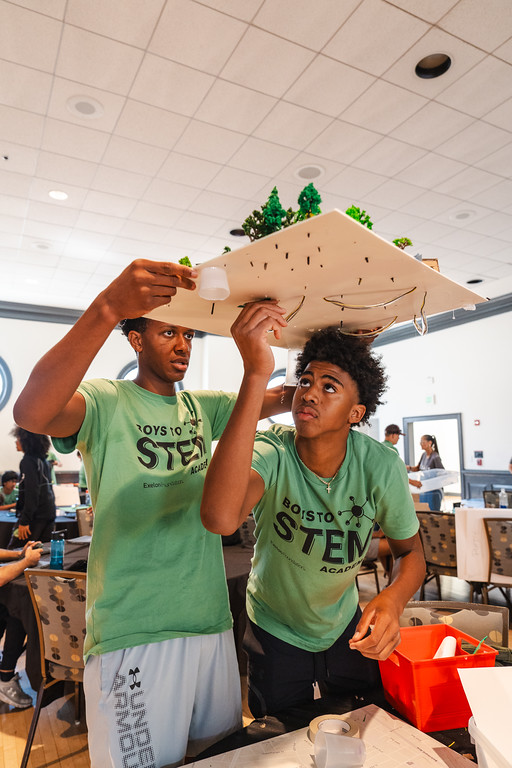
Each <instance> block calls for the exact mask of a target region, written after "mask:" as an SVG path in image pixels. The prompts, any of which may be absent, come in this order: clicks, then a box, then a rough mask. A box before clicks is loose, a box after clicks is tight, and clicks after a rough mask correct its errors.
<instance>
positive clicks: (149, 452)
mask: <svg viewBox="0 0 512 768" xmlns="http://www.w3.org/2000/svg"><path fill="white" fill-rule="evenodd" d="M194 426H195V422H194ZM137 428H138V429H139V431H140V432H142V433H143V437H140V438H139V439H138V440H137V451H138V456H137V459H138V461H139V462H140V463H141V464H142V465H143V466H144V467H145V468H146V469H156V468H157V467H158V466H161V465H162V462H163V463H164V464H165V469H166V470H167V471H169V472H172V470H173V469H174V468H175V467H176V465H178V466H180V467H187V466H188V465H189V464H191V463H192V462H197V461H202V460H203V459H204V457H205V455H206V445H205V442H204V438H203V436H202V435H198V434H192V435H191V436H190V437H184V436H182V435H183V432H184V428H183V427H180V426H177V427H169V426H158V425H151V424H142V425H141V424H137ZM169 438H171V439H169ZM206 466H207V460H206V462H204V461H203V466H202V468H203V469H205V468H206ZM195 471H199V470H198V469H196V470H195Z"/></svg>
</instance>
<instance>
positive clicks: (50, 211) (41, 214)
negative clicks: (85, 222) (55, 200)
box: [27, 200, 80, 227]
mask: <svg viewBox="0 0 512 768" xmlns="http://www.w3.org/2000/svg"><path fill="white" fill-rule="evenodd" d="M79 213H80V212H79V210H78V209H77V208H69V207H66V208H65V207H63V206H57V205H53V204H52V203H44V202H38V201H36V200H33V201H31V202H30V203H29V204H28V208H27V219H29V220H30V219H32V220H33V221H43V222H46V223H47V224H61V225H62V226H66V227H74V226H75V224H76V222H77V219H78V216H79Z"/></svg>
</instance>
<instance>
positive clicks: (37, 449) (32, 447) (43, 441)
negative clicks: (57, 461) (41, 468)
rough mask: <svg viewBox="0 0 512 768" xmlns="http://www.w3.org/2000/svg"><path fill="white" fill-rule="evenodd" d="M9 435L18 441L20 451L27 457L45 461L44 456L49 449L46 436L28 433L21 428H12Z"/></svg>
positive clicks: (48, 439) (48, 441)
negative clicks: (35, 457)
mask: <svg viewBox="0 0 512 768" xmlns="http://www.w3.org/2000/svg"><path fill="white" fill-rule="evenodd" d="M11 435H12V436H13V437H15V438H16V439H17V440H19V441H20V445H21V450H22V451H23V453H27V454H28V455H29V456H37V457H38V458H40V459H46V454H47V453H48V451H49V450H50V448H51V442H50V438H49V437H48V435H39V434H37V433H36V432H29V431H28V429H23V428H22V427H14V429H13V430H12V432H11Z"/></svg>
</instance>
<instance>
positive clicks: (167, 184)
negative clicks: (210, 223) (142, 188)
mask: <svg viewBox="0 0 512 768" xmlns="http://www.w3.org/2000/svg"><path fill="white" fill-rule="evenodd" d="M198 194H199V190H198V189H196V188H195V187H188V186H185V184H177V183H176V182H173V181H165V180H164V179H153V181H152V182H151V184H150V185H149V187H148V188H147V190H146V192H145V193H144V198H143V199H144V200H146V201H147V202H149V203H157V204H162V205H169V206H171V207H174V208H178V209H180V210H184V209H185V208H188V206H189V205H191V203H193V201H194V200H195V199H196V197H197V195H198Z"/></svg>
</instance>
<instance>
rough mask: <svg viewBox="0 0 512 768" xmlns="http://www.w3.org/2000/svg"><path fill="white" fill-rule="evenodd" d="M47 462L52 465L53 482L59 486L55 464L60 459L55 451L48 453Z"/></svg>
mask: <svg viewBox="0 0 512 768" xmlns="http://www.w3.org/2000/svg"><path fill="white" fill-rule="evenodd" d="M46 461H47V462H48V464H49V465H50V476H51V482H52V483H53V485H57V475H56V474H55V466H54V464H53V462H54V461H58V459H57V456H56V455H55V454H54V452H53V451H48V453H47V454H46Z"/></svg>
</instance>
